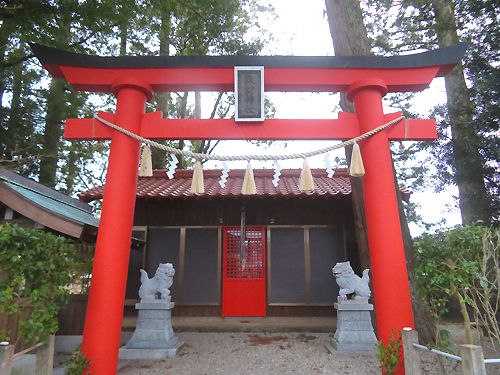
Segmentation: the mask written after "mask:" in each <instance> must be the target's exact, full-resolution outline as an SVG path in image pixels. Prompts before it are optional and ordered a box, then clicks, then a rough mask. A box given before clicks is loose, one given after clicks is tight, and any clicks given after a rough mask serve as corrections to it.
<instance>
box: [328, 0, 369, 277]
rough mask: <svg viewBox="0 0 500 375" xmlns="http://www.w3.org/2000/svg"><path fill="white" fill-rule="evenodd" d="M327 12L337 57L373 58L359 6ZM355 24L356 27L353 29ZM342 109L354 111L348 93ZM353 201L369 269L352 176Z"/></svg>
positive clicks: (331, 0) (338, 4) (341, 5)
mask: <svg viewBox="0 0 500 375" xmlns="http://www.w3.org/2000/svg"><path fill="white" fill-rule="evenodd" d="M325 4H326V11H327V16H328V24H329V25H330V34H331V37H332V41H333V48H334V50H335V55H337V56H349V55H361V56H366V55H371V54H372V53H371V50H370V41H369V40H368V36H367V32H366V29H365V27H364V24H363V18H362V13H361V8H359V3H357V2H356V1H355V0H354V1H345V0H326V1H325ZM353 25H356V26H353ZM340 107H341V108H342V110H343V111H345V112H354V106H353V104H352V102H350V101H348V100H347V98H346V96H345V94H344V93H342V94H341V97H340ZM345 153H346V159H347V163H350V161H351V154H352V147H346V148H345ZM349 179H350V182H351V189H352V193H351V199H352V204H353V210H354V228H355V231H356V242H357V245H358V255H359V261H360V264H361V268H363V269H364V268H370V249H369V246H368V236H367V230H366V217H365V209H364V207H365V206H364V199H363V182H362V180H361V179H359V178H356V177H349Z"/></svg>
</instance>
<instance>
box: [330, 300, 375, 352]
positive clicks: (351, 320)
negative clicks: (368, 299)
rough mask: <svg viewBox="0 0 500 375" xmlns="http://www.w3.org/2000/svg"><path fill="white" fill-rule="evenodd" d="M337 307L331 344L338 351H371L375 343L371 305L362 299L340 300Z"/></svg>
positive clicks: (336, 304)
mask: <svg viewBox="0 0 500 375" xmlns="http://www.w3.org/2000/svg"><path fill="white" fill-rule="evenodd" d="M334 306H335V308H336V309H337V330H336V331H335V335H334V337H333V339H332V345H333V347H334V348H335V350H337V351H339V352H372V351H374V350H375V347H376V345H377V338H376V337H375V333H374V332H373V326H372V321H371V317H370V311H371V310H373V305H372V304H370V303H365V302H364V301H362V302H361V301H355V300H349V301H341V302H339V303H335V304H334Z"/></svg>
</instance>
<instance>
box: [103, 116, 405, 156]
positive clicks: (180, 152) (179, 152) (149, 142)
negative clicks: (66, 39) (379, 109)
mask: <svg viewBox="0 0 500 375" xmlns="http://www.w3.org/2000/svg"><path fill="white" fill-rule="evenodd" d="M95 119H96V120H98V121H100V122H102V123H103V124H104V125H107V126H109V127H111V128H113V129H115V130H118V131H119V132H121V133H123V134H126V135H128V136H129V137H132V138H134V139H137V140H138V141H140V142H142V143H145V144H147V145H149V146H151V147H156V148H159V149H161V150H164V151H167V152H168V153H170V154H174V155H181V156H187V157H190V158H194V159H196V160H218V161H237V160H247V161H249V160H259V161H264V160H291V159H305V158H309V157H312V156H316V155H321V154H325V153H327V152H330V151H333V150H337V149H339V148H342V147H345V146H349V145H352V144H354V143H356V142H359V141H361V140H362V139H365V138H368V137H370V136H372V135H373V134H376V133H378V132H379V131H382V130H384V129H385V128H387V127H389V126H391V125H393V124H395V123H397V122H399V121H401V120H403V119H404V116H400V117H398V118H395V119H394V120H391V121H389V122H387V123H385V124H383V125H380V126H378V127H376V128H374V129H372V130H370V131H368V132H366V133H363V134H361V135H359V136H357V137H355V138H352V139H349V140H348V141H344V142H342V143H338V144H335V145H333V146H329V147H325V148H322V149H319V150H316V151H309V152H301V153H296V154H285V155H230V156H224V155H211V154H199V153H196V152H191V151H185V150H179V149H177V148H175V147H170V146H165V145H162V144H161V143H158V142H155V141H152V140H150V139H147V138H144V137H141V136H140V135H137V134H135V133H132V132H131V131H128V130H127V129H124V128H122V127H120V126H118V125H116V124H113V123H112V122H109V121H106V120H104V119H103V118H100V117H99V116H95Z"/></svg>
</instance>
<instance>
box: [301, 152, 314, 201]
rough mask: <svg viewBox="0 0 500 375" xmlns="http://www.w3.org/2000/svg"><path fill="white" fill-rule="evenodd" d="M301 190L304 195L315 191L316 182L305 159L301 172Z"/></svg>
mask: <svg viewBox="0 0 500 375" xmlns="http://www.w3.org/2000/svg"><path fill="white" fill-rule="evenodd" d="M299 190H300V191H301V192H303V193H304V192H305V193H310V192H312V191H314V180H313V176H312V173H311V168H309V163H308V162H307V159H304V164H303V165H302V170H301V171H300V180H299Z"/></svg>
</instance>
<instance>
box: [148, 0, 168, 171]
mask: <svg viewBox="0 0 500 375" xmlns="http://www.w3.org/2000/svg"><path fill="white" fill-rule="evenodd" d="M168 6H169V4H168V2H167V1H163V2H161V4H160V19H161V26H160V35H159V36H158V37H159V40H160V51H159V55H160V56H169V54H170V51H169V46H170V31H171V28H172V22H171V17H172V15H171V11H170V9H169V8H168ZM155 101H156V110H157V111H162V112H163V117H168V106H169V103H170V93H168V92H159V93H156V94H155ZM166 154H167V153H166V152H165V151H164V150H160V149H159V148H156V147H153V148H152V149H151V161H152V165H153V169H161V168H165V162H166Z"/></svg>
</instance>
